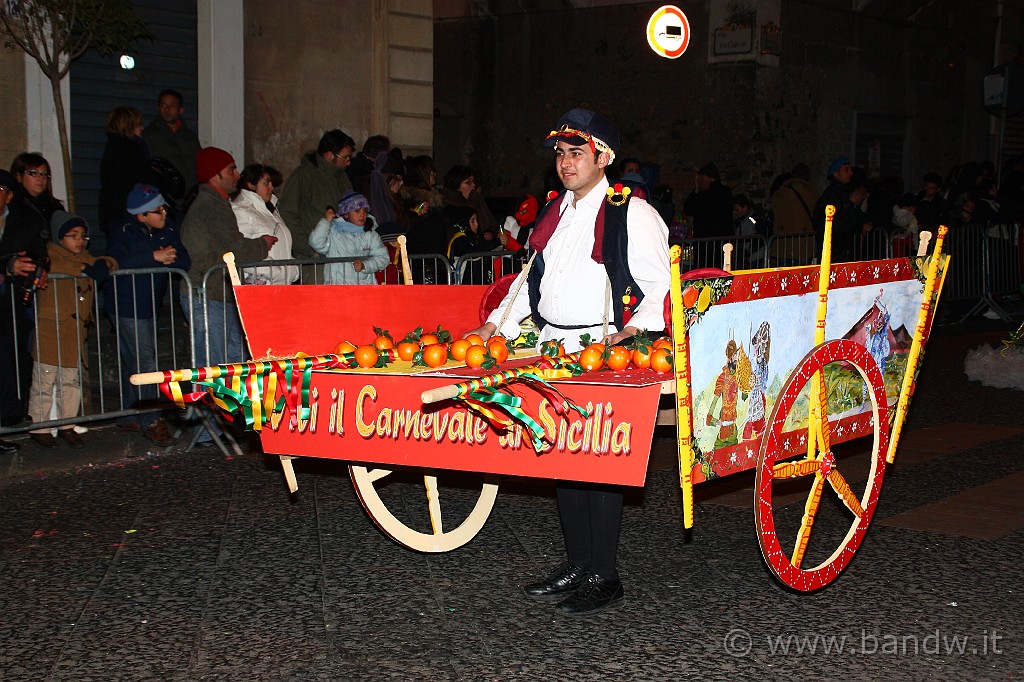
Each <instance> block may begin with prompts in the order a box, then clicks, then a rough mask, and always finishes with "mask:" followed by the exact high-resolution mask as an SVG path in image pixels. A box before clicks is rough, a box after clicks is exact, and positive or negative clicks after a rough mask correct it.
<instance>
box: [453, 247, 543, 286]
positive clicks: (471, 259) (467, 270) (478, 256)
mask: <svg viewBox="0 0 1024 682" xmlns="http://www.w3.org/2000/svg"><path fill="white" fill-rule="evenodd" d="M526 261H527V257H526V256H525V255H522V253H521V252H516V251H501V250H498V251H482V252H477V253H467V254H466V255H464V256H460V257H458V258H456V259H455V263H454V264H453V265H452V274H451V281H452V282H453V283H457V284H491V283H493V282H496V281H497V280H499V279H501V278H502V277H504V276H505V275H510V274H512V273H516V272H521V271H522V269H523V265H525V263H526Z"/></svg>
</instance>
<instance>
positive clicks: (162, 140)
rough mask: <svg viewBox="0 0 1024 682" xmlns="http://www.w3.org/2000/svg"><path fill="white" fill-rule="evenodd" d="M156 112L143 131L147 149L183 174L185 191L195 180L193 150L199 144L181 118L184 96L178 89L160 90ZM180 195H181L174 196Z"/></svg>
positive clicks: (196, 136) (193, 132) (196, 152)
mask: <svg viewBox="0 0 1024 682" xmlns="http://www.w3.org/2000/svg"><path fill="white" fill-rule="evenodd" d="M157 106H158V107H159V115H158V116H157V117H156V119H154V120H153V122H152V123H150V124H149V125H148V126H146V129H145V130H143V131H142V139H143V140H145V142H146V146H148V147H149V153H150V154H152V155H153V156H159V157H161V158H164V159H167V160H168V161H170V162H171V165H172V166H174V168H175V169H176V170H177V171H178V172H179V173H181V177H183V178H185V187H184V189H185V191H186V192H187V191H188V190H189V189H190V188H191V187H192V186H193V185H194V184H196V183H197V182H202V181H201V180H198V179H197V178H196V154H198V153H199V149H200V148H201V147H202V145H201V144H199V136H198V135H196V133H195V131H193V130H191V129H190V128H189V127H188V126H187V125H185V122H184V121H183V120H181V115H182V114H183V113H185V106H184V99H183V97H182V95H181V93H180V92H178V91H177V90H170V89H168V90H162V91H161V92H160V96H159V97H158V98H157ZM174 199H181V197H174Z"/></svg>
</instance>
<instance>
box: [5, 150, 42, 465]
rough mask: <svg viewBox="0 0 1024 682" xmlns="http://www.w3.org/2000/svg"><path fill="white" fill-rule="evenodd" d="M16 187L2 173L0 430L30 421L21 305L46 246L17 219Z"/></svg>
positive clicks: (8, 447)
mask: <svg viewBox="0 0 1024 682" xmlns="http://www.w3.org/2000/svg"><path fill="white" fill-rule="evenodd" d="M18 186H19V183H18V180H17V179H15V177H14V175H13V174H11V173H9V172H8V171H6V170H2V169H0V426H14V425H16V424H18V423H20V422H21V421H22V420H23V419H24V418H25V415H26V410H27V405H26V403H27V401H28V387H29V381H30V380H31V377H32V358H31V357H30V356H29V353H28V339H29V331H30V329H31V323H30V322H29V320H28V318H27V317H26V315H25V313H26V306H24V305H22V300H23V299H24V291H25V287H28V286H30V285H31V283H32V280H33V279H34V275H35V273H36V271H37V267H38V266H37V261H36V260H35V259H38V258H40V257H42V256H45V255H46V241H45V240H44V239H43V237H42V235H41V234H40V233H39V231H38V230H35V229H33V226H32V223H31V222H29V221H26V220H21V221H19V220H18V219H17V217H16V212H17V211H19V210H24V209H20V208H19V207H18V206H17V205H16V204H13V203H12V202H13V199H14V194H15V191H16V188H17V187H18ZM43 274H44V275H45V270H44V271H43ZM44 286H45V283H44ZM19 379H20V381H19ZM18 448H19V446H18V444H17V443H15V442H12V441H5V440H0V454H6V453H11V452H15V451H17V450H18Z"/></svg>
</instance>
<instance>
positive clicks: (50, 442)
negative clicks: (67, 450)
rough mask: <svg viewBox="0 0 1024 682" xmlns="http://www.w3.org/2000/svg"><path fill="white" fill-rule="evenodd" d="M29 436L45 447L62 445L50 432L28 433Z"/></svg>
mask: <svg viewBox="0 0 1024 682" xmlns="http://www.w3.org/2000/svg"><path fill="white" fill-rule="evenodd" d="M28 437H29V438H31V439H32V440H34V441H35V442H36V443H38V444H39V445H42V446H43V447H44V448H56V447H60V444H59V443H58V442H57V439H56V438H54V437H53V436H51V435H50V434H49V433H30V434H28Z"/></svg>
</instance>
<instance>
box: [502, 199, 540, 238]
mask: <svg viewBox="0 0 1024 682" xmlns="http://www.w3.org/2000/svg"><path fill="white" fill-rule="evenodd" d="M538 211H540V202H539V201H537V197H535V196H533V195H532V194H527V195H526V196H524V197H523V200H522V201H520V202H519V205H518V206H516V210H515V213H513V214H512V215H510V216H509V217H507V218H505V223H504V225H503V227H504V231H505V232H507V233H508V234H509V235H510V236H511V237H512V238H513V239H515V240H516V241H517V242H519V243H520V244H526V243H527V241H528V240H529V239H530V233H531V232H532V231H533V228H534V226H535V225H536V224H537V212H538Z"/></svg>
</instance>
